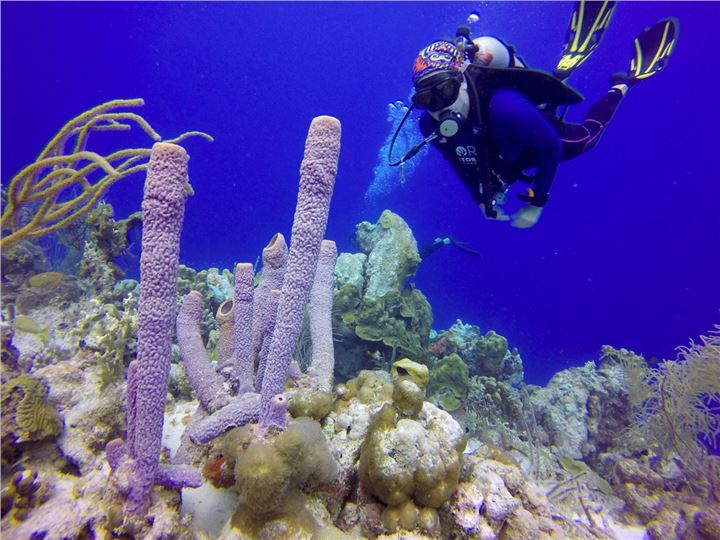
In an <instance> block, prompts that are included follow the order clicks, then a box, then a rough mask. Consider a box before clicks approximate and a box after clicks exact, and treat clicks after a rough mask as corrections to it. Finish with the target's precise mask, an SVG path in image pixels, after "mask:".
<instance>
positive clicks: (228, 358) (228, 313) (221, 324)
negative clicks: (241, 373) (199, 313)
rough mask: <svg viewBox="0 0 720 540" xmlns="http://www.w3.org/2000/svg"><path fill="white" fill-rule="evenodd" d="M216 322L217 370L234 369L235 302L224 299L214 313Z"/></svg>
mask: <svg viewBox="0 0 720 540" xmlns="http://www.w3.org/2000/svg"><path fill="white" fill-rule="evenodd" d="M215 320H216V321H217V323H218V334H219V335H218V343H217V349H216V350H217V367H218V370H219V371H223V370H225V369H232V370H234V369H235V333H234V331H233V326H234V320H235V302H233V301H232V300H225V301H224V302H223V303H222V304H220V307H219V308H218V310H217V313H216V314H215Z"/></svg>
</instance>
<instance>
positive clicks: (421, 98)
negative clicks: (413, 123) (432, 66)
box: [411, 71, 463, 112]
mask: <svg viewBox="0 0 720 540" xmlns="http://www.w3.org/2000/svg"><path fill="white" fill-rule="evenodd" d="M462 82H463V76H462V73H460V72H453V71H445V72H442V73H436V74H434V75H432V76H430V77H428V78H427V79H426V80H425V81H421V82H420V84H418V89H417V91H416V92H415V93H414V94H413V96H412V98H411V99H412V102H413V104H414V105H415V106H416V107H417V108H418V109H427V110H429V111H431V112H436V111H439V110H441V109H445V108H447V107H449V106H450V105H452V104H453V103H455V101H456V100H457V98H458V94H459V93H460V86H462Z"/></svg>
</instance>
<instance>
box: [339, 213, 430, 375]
mask: <svg viewBox="0 0 720 540" xmlns="http://www.w3.org/2000/svg"><path fill="white" fill-rule="evenodd" d="M356 240H357V243H358V245H359V247H360V249H361V250H362V253H356V254H351V253H341V254H340V255H339V256H338V260H337V265H336V267H335V286H334V289H333V311H334V313H333V328H334V329H335V331H336V332H337V333H338V334H339V338H340V340H339V342H338V343H336V355H337V358H338V359H337V361H336V364H337V366H338V376H339V377H340V378H341V379H342V380H347V379H348V378H350V377H351V376H352V375H353V374H355V373H357V372H358V371H360V369H362V368H364V367H377V366H373V365H371V364H369V362H368V361H369V360H370V358H369V357H368V351H371V350H373V349H375V350H376V351H378V353H379V354H380V356H381V357H382V358H383V359H384V360H383V362H384V364H385V366H387V365H389V364H390V363H392V361H394V359H395V358H396V357H398V356H409V357H412V358H415V359H417V360H418V361H421V362H423V363H426V364H427V363H429V360H430V357H429V355H428V353H427V352H426V351H425V347H426V346H427V344H428V341H429V336H430V329H431V326H432V309H431V307H430V304H429V303H428V301H427V299H426V298H425V296H424V295H423V294H422V293H421V292H420V291H419V290H418V289H416V288H414V287H413V286H411V285H410V286H407V281H408V279H410V278H411V277H412V276H414V275H415V272H416V271H417V268H418V265H419V264H420V255H419V254H418V249H417V243H416V241H415V238H414V237H413V235H412V231H411V230H410V228H409V227H408V225H407V223H405V221H404V220H403V219H402V218H401V217H400V216H398V215H397V214H394V213H393V212H391V211H389V210H385V211H384V212H383V213H382V215H381V216H380V219H378V222H377V223H376V224H374V225H373V224H370V223H368V222H362V223H360V224H359V225H358V226H357V230H356Z"/></svg>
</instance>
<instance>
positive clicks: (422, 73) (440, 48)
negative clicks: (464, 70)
mask: <svg viewBox="0 0 720 540" xmlns="http://www.w3.org/2000/svg"><path fill="white" fill-rule="evenodd" d="M462 63H463V54H462V52H461V51H460V49H458V47H457V45H455V44H454V43H453V42H452V41H446V40H441V41H435V42H433V43H431V44H430V45H428V46H427V47H425V48H424V49H423V50H421V51H420V52H419V53H418V55H417V58H415V63H414V64H413V84H414V85H415V86H417V84H418V83H419V82H420V81H421V80H423V79H425V78H427V77H429V76H430V75H434V74H435V73H438V72H440V71H454V70H459V69H460V66H462Z"/></svg>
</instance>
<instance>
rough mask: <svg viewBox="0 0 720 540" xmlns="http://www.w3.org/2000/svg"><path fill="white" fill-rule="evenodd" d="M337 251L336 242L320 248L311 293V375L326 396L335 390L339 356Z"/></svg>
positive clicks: (309, 371) (329, 242) (325, 241)
mask: <svg viewBox="0 0 720 540" xmlns="http://www.w3.org/2000/svg"><path fill="white" fill-rule="evenodd" d="M336 258H337V248H336V247H335V242H333V241H332V240H323V241H322V244H321V245H320V255H319V257H318V263H317V269H316V270H315V281H314V283H313V286H312V290H311V291H310V310H309V319H310V338H311V339H312V360H311V362H310V367H309V369H308V373H309V374H310V375H313V376H314V377H315V378H316V379H317V382H318V388H319V389H320V390H323V391H325V392H330V391H331V390H332V383H333V370H334V369H335V352H334V350H333V336H332V306H333V296H332V292H333V277H334V273H335V259H336Z"/></svg>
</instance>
